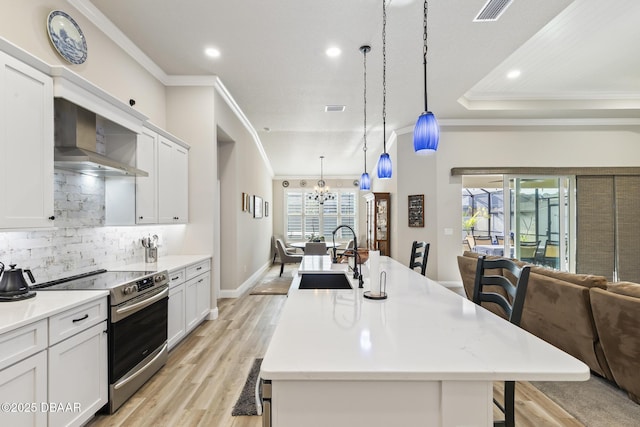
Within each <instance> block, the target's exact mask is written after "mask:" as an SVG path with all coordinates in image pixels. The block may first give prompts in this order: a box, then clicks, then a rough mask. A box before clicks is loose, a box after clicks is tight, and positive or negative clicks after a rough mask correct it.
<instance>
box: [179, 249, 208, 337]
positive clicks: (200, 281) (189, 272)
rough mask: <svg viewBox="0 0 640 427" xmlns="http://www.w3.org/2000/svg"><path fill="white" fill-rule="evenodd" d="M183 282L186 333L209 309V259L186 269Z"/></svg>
mask: <svg viewBox="0 0 640 427" xmlns="http://www.w3.org/2000/svg"><path fill="white" fill-rule="evenodd" d="M186 279H187V283H186V284H185V292H186V308H185V316H186V322H187V333H189V332H190V331H191V330H192V329H193V328H195V327H196V325H198V324H199V323H200V322H201V321H202V320H204V319H205V318H206V317H207V315H208V313H209V309H210V305H211V303H210V298H211V260H205V261H202V262H199V263H197V264H193V265H190V266H188V267H187V269H186Z"/></svg>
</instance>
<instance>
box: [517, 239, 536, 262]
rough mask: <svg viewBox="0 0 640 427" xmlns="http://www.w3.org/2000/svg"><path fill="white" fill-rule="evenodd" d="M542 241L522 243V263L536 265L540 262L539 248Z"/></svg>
mask: <svg viewBox="0 0 640 427" xmlns="http://www.w3.org/2000/svg"><path fill="white" fill-rule="evenodd" d="M539 245H540V240H538V241H537V242H520V261H524V262H530V263H535V262H536V261H537V260H538V246H539Z"/></svg>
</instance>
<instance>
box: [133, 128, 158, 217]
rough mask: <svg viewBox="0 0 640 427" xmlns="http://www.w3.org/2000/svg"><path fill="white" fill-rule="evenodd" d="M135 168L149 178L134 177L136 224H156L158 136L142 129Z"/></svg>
mask: <svg viewBox="0 0 640 427" xmlns="http://www.w3.org/2000/svg"><path fill="white" fill-rule="evenodd" d="M136 159H137V163H136V166H137V167H138V169H142V170H143V171H146V172H147V173H149V176H143V177H136V223H137V224H157V223H158V134H157V133H155V132H153V131H152V130H150V129H147V128H144V129H143V130H142V133H141V134H139V135H138V142H137V147H136Z"/></svg>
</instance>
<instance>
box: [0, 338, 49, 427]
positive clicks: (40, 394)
mask: <svg viewBox="0 0 640 427" xmlns="http://www.w3.org/2000/svg"><path fill="white" fill-rule="evenodd" d="M47 401H48V400H47V350H42V351H40V352H39V353H37V354H34V355H33V356H31V357H29V358H27V359H25V360H23V361H21V362H18V363H16V364H14V365H12V366H10V367H8V368H6V369H3V370H1V371H0V404H2V405H3V407H2V412H0V425H3V426H16V427H22V426H25V427H26V426H29V427H34V426H46V425H47V412H45V411H43V410H42V409H43V408H41V405H42V404H46V402H47ZM5 406H6V407H5Z"/></svg>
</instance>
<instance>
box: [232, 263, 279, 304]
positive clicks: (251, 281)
mask: <svg viewBox="0 0 640 427" xmlns="http://www.w3.org/2000/svg"><path fill="white" fill-rule="evenodd" d="M270 266H271V261H267V262H266V263H264V265H263V266H262V267H260V268H259V269H258V270H257V271H256V272H255V273H253V274H252V275H251V276H250V277H249V278H248V279H247V280H245V281H244V282H243V283H242V284H241V285H240V286H238V287H237V288H236V289H220V298H240V297H241V296H242V295H244V294H245V293H246V292H247V291H248V290H249V289H251V288H252V287H253V286H254V285H255V284H256V283H257V282H258V280H259V279H260V277H261V276H262V274H263V273H264V272H265V271H267V269H268V268H269V267H270Z"/></svg>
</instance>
